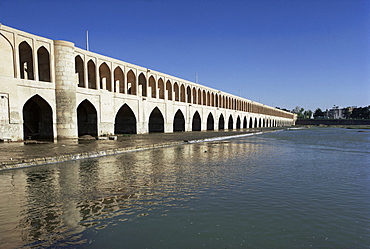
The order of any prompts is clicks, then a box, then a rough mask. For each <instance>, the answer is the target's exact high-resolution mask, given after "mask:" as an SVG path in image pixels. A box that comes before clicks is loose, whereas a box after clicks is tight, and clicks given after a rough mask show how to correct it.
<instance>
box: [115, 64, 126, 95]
mask: <svg viewBox="0 0 370 249" xmlns="http://www.w3.org/2000/svg"><path fill="white" fill-rule="evenodd" d="M113 73H114V91H115V92H116V93H125V76H124V74H123V71H122V69H121V68H120V67H116V68H115V69H114V72H113Z"/></svg>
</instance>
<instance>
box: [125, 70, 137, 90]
mask: <svg viewBox="0 0 370 249" xmlns="http://www.w3.org/2000/svg"><path fill="white" fill-rule="evenodd" d="M127 94H131V95H136V94H137V93H136V75H135V73H134V72H133V71H132V70H131V69H130V71H128V72H127Z"/></svg>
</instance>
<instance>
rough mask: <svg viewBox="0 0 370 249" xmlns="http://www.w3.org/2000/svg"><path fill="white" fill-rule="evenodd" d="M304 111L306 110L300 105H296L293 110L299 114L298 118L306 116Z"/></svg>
mask: <svg viewBox="0 0 370 249" xmlns="http://www.w3.org/2000/svg"><path fill="white" fill-rule="evenodd" d="M303 111H304V109H303V108H302V107H299V106H296V107H295V108H294V109H293V110H292V112H293V113H295V114H297V118H300V119H302V118H304V114H303Z"/></svg>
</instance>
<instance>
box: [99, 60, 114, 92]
mask: <svg viewBox="0 0 370 249" xmlns="http://www.w3.org/2000/svg"><path fill="white" fill-rule="evenodd" d="M99 79H100V89H104V90H108V91H110V92H111V91H112V78H111V73H110V68H109V67H108V65H107V63H105V62H103V63H102V64H101V65H100V67H99Z"/></svg>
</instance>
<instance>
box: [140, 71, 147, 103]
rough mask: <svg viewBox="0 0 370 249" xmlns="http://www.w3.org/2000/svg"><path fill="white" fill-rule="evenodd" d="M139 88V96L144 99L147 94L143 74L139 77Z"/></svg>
mask: <svg viewBox="0 0 370 249" xmlns="http://www.w3.org/2000/svg"><path fill="white" fill-rule="evenodd" d="M139 87H140V88H141V96H144V97H146V96H147V93H146V89H147V86H146V78H145V75H144V74H143V73H141V74H140V75H139Z"/></svg>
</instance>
